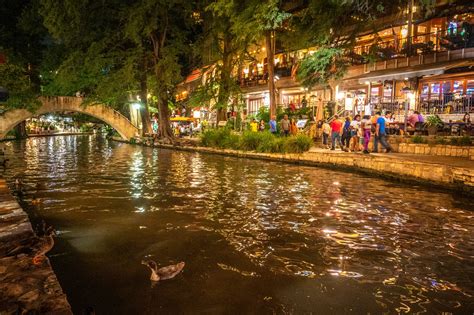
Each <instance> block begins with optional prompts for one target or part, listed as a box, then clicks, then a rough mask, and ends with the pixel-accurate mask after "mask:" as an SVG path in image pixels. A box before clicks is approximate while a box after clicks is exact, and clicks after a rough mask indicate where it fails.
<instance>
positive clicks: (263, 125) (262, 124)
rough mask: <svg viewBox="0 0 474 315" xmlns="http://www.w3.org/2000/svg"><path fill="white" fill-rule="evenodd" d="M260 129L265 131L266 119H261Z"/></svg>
mask: <svg viewBox="0 0 474 315" xmlns="http://www.w3.org/2000/svg"><path fill="white" fill-rule="evenodd" d="M258 131H260V132H263V131H265V121H263V119H262V120H260V125H259V126H258Z"/></svg>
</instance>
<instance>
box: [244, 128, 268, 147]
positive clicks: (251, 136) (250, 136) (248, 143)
mask: <svg viewBox="0 0 474 315" xmlns="http://www.w3.org/2000/svg"><path fill="white" fill-rule="evenodd" d="M264 134H267V133H266V132H264V133H262V132H252V131H245V132H244V133H243V134H242V138H241V148H242V149H243V150H248V151H254V150H257V148H258V146H259V145H260V143H261V142H263V141H264V138H265V135H264Z"/></svg>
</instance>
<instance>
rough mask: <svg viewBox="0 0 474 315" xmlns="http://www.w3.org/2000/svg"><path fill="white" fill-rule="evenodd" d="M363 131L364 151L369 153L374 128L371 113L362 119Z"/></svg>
mask: <svg viewBox="0 0 474 315" xmlns="http://www.w3.org/2000/svg"><path fill="white" fill-rule="evenodd" d="M360 128H361V131H362V137H363V138H364V142H363V143H364V151H363V153H365V154H369V142H370V134H371V130H372V121H371V119H370V116H369V115H365V116H364V118H363V119H362V121H361V126H360Z"/></svg>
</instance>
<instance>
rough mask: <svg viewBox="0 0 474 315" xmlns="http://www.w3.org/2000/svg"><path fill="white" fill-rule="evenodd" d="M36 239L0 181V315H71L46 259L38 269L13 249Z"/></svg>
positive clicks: (18, 207) (24, 213) (17, 206)
mask: <svg viewBox="0 0 474 315" xmlns="http://www.w3.org/2000/svg"><path fill="white" fill-rule="evenodd" d="M34 237H35V233H34V231H33V229H32V227H31V223H30V220H29V218H28V215H27V214H26V212H25V211H24V210H23V209H22V208H21V207H20V205H19V204H18V202H17V201H16V200H15V198H14V197H13V195H12V194H11V192H10V190H9V188H8V186H7V184H6V182H5V180H3V179H0V314H72V311H71V307H70V305H69V303H68V301H67V298H66V295H65V294H64V293H63V291H62V289H61V286H60V284H59V282H58V279H57V278H56V275H55V274H54V271H53V269H52V267H51V264H50V262H49V259H48V258H45V259H44V260H43V262H42V263H41V264H40V265H34V264H33V263H32V257H30V256H27V255H24V254H21V255H18V256H16V257H15V256H7V253H8V252H9V251H11V250H12V249H14V248H16V247H18V246H20V245H22V244H28V243H29V242H31V241H32V240H33V238H34Z"/></svg>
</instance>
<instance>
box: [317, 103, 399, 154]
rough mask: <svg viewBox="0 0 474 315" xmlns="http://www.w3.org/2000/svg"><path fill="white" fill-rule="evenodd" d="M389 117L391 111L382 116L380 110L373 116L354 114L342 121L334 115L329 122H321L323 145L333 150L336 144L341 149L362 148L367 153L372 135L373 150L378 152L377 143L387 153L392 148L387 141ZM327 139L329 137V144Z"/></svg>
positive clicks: (356, 149) (358, 149)
mask: <svg viewBox="0 0 474 315" xmlns="http://www.w3.org/2000/svg"><path fill="white" fill-rule="evenodd" d="M391 118H392V113H391V112H386V113H385V115H384V116H382V114H381V113H380V112H377V113H376V114H375V116H369V115H365V116H361V115H355V116H354V118H353V119H352V120H351V119H350V118H349V117H347V118H346V119H345V120H344V121H341V120H340V119H339V117H338V116H337V115H336V116H334V119H333V120H332V121H331V122H330V123H328V122H324V123H323V124H322V135H323V145H325V146H326V147H327V148H328V149H329V148H330V149H331V150H335V149H336V144H337V145H338V146H339V147H340V148H341V150H343V151H352V152H356V151H361V150H362V152H363V153H365V154H368V153H369V142H370V139H371V137H372V136H373V137H374V147H373V152H378V147H379V144H381V145H382V147H383V148H384V149H385V150H386V152H387V153H388V152H391V151H392V148H391V147H390V145H389V143H388V142H387V132H388V128H389V121H390V119H391ZM329 139H331V143H330V144H329Z"/></svg>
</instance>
